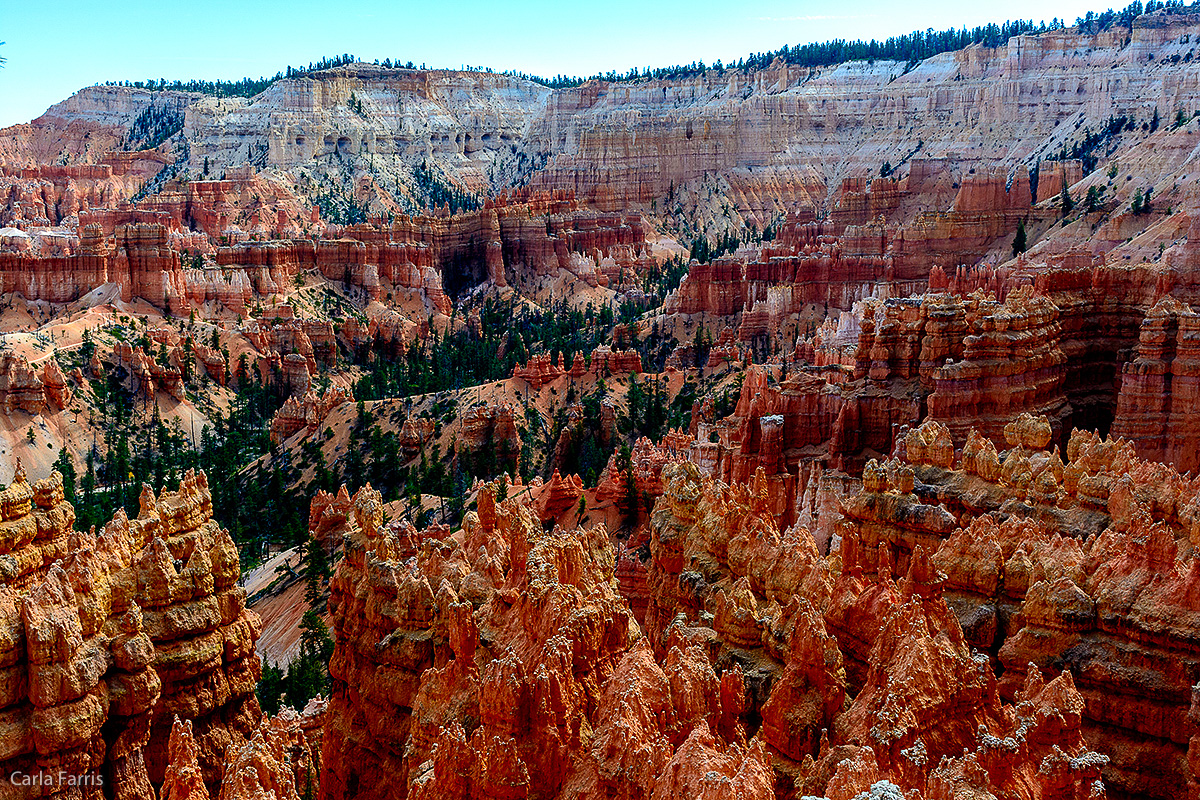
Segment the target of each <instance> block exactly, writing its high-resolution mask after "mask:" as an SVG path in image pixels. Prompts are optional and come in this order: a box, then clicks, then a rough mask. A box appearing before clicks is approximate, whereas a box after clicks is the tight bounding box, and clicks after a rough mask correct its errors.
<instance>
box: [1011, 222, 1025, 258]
mask: <svg viewBox="0 0 1200 800" xmlns="http://www.w3.org/2000/svg"><path fill="white" fill-rule="evenodd" d="M1028 248H1029V245H1028V243H1027V241H1026V236H1025V220H1019V221H1018V222H1017V235H1016V236H1014V237H1013V243H1012V253H1013V255H1014V256H1016V255H1019V254H1021V253H1024V252H1025V251H1026V250H1027V249H1028Z"/></svg>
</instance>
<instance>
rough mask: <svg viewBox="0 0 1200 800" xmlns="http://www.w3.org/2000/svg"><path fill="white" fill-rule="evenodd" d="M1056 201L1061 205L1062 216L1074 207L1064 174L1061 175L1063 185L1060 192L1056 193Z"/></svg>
mask: <svg viewBox="0 0 1200 800" xmlns="http://www.w3.org/2000/svg"><path fill="white" fill-rule="evenodd" d="M1058 202H1059V205H1060V206H1061V207H1062V213H1063V216H1064V217H1065V216H1066V215H1067V214H1070V213H1071V209H1073V208H1075V201H1074V200H1072V199H1071V192H1070V191H1069V190H1068V189H1067V179H1066V175H1064V176H1063V187H1062V192H1060V193H1059V195H1058Z"/></svg>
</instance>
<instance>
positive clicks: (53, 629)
mask: <svg viewBox="0 0 1200 800" xmlns="http://www.w3.org/2000/svg"><path fill="white" fill-rule="evenodd" d="M0 494H2V496H0V504H2V507H3V522H0V530H2V531H3V533H4V537H3V538H4V544H3V550H4V555H3V561H4V562H5V564H6V566H5V567H4V575H3V577H2V582H3V588H0V596H2V598H3V599H2V600H0V625H2V626H3V629H4V630H5V632H6V633H5V645H4V652H5V655H4V657H3V663H4V664H5V674H6V678H5V680H4V681H3V683H4V687H5V694H4V696H3V698H2V700H0V702H2V703H3V711H2V712H0V713H2V714H3V716H4V719H5V720H6V722H5V731H6V733H5V735H4V738H3V743H4V752H3V765H4V771H5V774H13V773H15V772H21V773H23V774H26V775H35V774H38V773H42V774H50V775H55V776H56V775H58V772H59V770H62V771H64V772H65V773H67V774H70V775H73V776H79V777H80V778H81V779H82V780H81V782H80V783H79V784H78V786H81V787H83V792H82V793H83V796H87V797H101V796H112V797H118V798H145V797H152V796H153V794H154V790H153V788H152V786H151V784H152V783H154V784H157V783H161V782H162V781H163V777H164V771H163V770H164V767H165V765H166V758H167V741H168V737H169V734H170V730H171V725H172V723H173V722H174V720H175V719H176V716H178V717H181V718H184V719H188V720H191V721H192V725H194V726H195V736H196V739H197V741H198V742H199V743H200V748H199V756H198V758H199V760H198V769H199V777H200V778H201V779H202V780H203V781H204V782H206V783H207V784H208V785H209V786H210V787H212V786H215V785H216V784H217V783H218V781H219V780H220V778H221V776H222V774H223V761H222V753H223V752H224V751H225V748H226V747H227V746H229V745H230V744H237V743H240V742H242V741H244V738H245V736H246V735H247V734H248V733H249V732H250V731H252V730H253V729H254V727H255V725H256V724H257V721H258V717H259V716H260V712H259V710H258V701H257V700H256V699H255V696H254V687H255V684H256V683H257V681H258V673H259V662H258V659H257V657H256V656H255V655H254V640H255V639H256V638H257V636H258V620H257V617H255V616H254V615H253V614H251V613H249V612H247V611H246V610H245V608H244V601H245V594H244V592H243V591H242V590H241V588H240V587H238V586H237V578H238V558H237V550H236V549H235V548H234V546H233V542H232V541H231V540H230V538H229V534H228V533H227V532H226V531H224V530H222V529H221V528H219V527H218V526H217V524H216V523H215V522H214V521H213V520H212V519H211V515H212V504H211V499H210V497H209V494H208V486H207V481H206V479H205V477H204V475H203V473H201V474H200V475H199V476H196V475H193V474H191V473H189V474H188V476H187V477H186V478H185V479H184V480H183V481H182V482H181V484H180V488H179V491H178V492H164V493H163V494H162V495H160V496H159V497H155V496H154V495H153V493H152V492H150V491H149V489H147V490H145V491H144V492H143V495H142V507H141V512H140V513H139V515H138V517H137V519H134V520H129V519H127V518H126V517H125V514H124V512H121V513H118V514H117V516H116V517H115V518H114V519H113V520H112V522H110V523H109V524H108V525H106V526H105V527H104V530H103V531H101V532H100V534H99V535H96V534H95V533H80V532H76V531H72V530H71V525H72V523H73V522H74V518H75V514H74V510H73V509H72V508H71V505H70V504H69V503H67V502H65V501H64V500H63V494H62V479H61V477H60V476H59V475H58V474H57V473H54V474H52V476H51V477H50V478H48V479H45V480H42V481H38V482H37V483H35V484H30V483H29V482H28V481H26V479H25V475H24V471H23V470H21V468H20V466H19V465H18V469H17V476H16V478H15V479H14V481H13V483H12V485H11V486H9V488H8V489H6V490H4V492H3V493H0ZM89 781H90V783H89ZM63 788H65V787H60V789H63ZM30 791H31V792H33V793H34V794H40V793H41V789H40V788H38V787H32V788H30ZM30 796H33V795H32V794H31V795H30Z"/></svg>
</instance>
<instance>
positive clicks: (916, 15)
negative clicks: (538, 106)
mask: <svg viewBox="0 0 1200 800" xmlns="http://www.w3.org/2000/svg"><path fill="white" fill-rule="evenodd" d="M4 6H5V8H4V9H3V12H2V13H0V41H5V42H7V44H5V45H4V46H3V47H0V54H3V55H4V56H6V57H7V58H8V64H7V65H6V66H5V67H4V68H3V69H0V126H5V125H11V124H13V123H16V122H27V121H29V120H30V119H32V118H34V117H36V116H38V115H39V114H41V113H42V112H43V111H44V110H45V109H46V108H47V107H48V106H50V105H51V104H53V103H55V102H58V101H59V100H62V99H64V98H66V97H68V96H69V95H70V94H71V93H73V92H75V91H76V90H78V89H80V88H82V87H84V86H88V85H91V84H94V83H101V82H104V81H107V80H145V79H148V78H167V79H168V80H174V79H189V78H203V79H235V78H241V77H245V76H251V77H258V76H260V75H274V74H275V73H276V72H278V71H279V70H281V69H283V68H284V67H286V66H287V65H288V64H293V65H297V66H299V65H303V64H307V63H309V62H310V61H316V60H318V59H320V58H321V57H322V56H331V55H335V54H339V53H353V54H354V55H356V56H358V57H359V58H361V59H363V60H365V61H370V60H373V59H376V58H378V59H380V60H382V59H384V58H391V59H393V60H396V59H399V60H401V61H408V60H412V61H414V62H416V63H417V64H420V63H422V62H424V63H426V64H428V65H430V66H445V67H460V66H462V65H464V64H465V65H471V66H487V67H492V68H493V69H496V70H504V69H516V70H521V71H524V72H529V73H534V74H539V75H553V74H556V73H565V74H581V75H588V74H593V73H596V72H600V71H607V70H609V69H616V70H619V71H627V70H628V69H629V68H630V67H646V66H651V67H657V66H667V65H671V64H678V63H688V62H691V61H695V60H697V59H702V60H704V61H705V62H706V63H712V62H713V61H715V60H717V59H721V60H723V61H736V60H737V59H738V58H740V57H742V56H744V55H746V54H748V53H751V52H755V51H767V50H774V49H777V48H779V47H781V46H782V45H785V44H787V45H794V44H798V43H804V42H811V41H822V40H825V39H832V38H847V39H852V38H865V39H870V38H872V37H874V38H886V37H887V36H891V35H895V34H901V33H908V32H911V31H912V30H914V29H917V28H922V29H924V28H935V29H943V28H948V27H961V26H963V25H966V26H968V27H972V26H975V25H981V24H985V23H988V22H1003V21H1004V20H1005V19H1017V18H1021V19H1034V20H1041V19H1045V20H1046V21H1049V20H1050V19H1051V18H1052V17H1055V16H1057V17H1060V18H1065V19H1067V20H1068V21H1074V19H1075V18H1076V17H1078V16H1082V15H1083V14H1084V13H1085V12H1086V11H1088V10H1096V11H1101V10H1103V9H1104V8H1107V7H1108V6H1107V5H1101V4H1100V3H1089V2H1087V1H1086V0H1056V1H1055V2H1050V3H1046V2H1035V1H1034V0H1011V2H1007V3H1004V4H999V3H987V2H982V3H980V2H976V3H963V2H955V1H954V0H915V1H914V2H909V3H897V2H895V1H894V0H860V1H859V2H853V3H848V2H830V0H825V1H824V2H813V0H800V1H799V2H797V1H796V0H793V1H792V2H779V1H777V0H762V1H761V2H755V1H754V0H749V2H737V0H734V1H733V2H730V0H688V1H686V2H685V1H684V0H665V2H647V1H646V0H608V1H607V2H591V3H587V2H578V1H577V0H534V1H533V2H520V1H519V0H518V1H516V2H513V1H512V0H510V1H509V2H504V0H457V1H456V2H452V3H451V2H446V1H445V0H441V1H440V2H439V0H432V1H427V2H408V0H403V1H402V2H380V1H378V0H358V1H357V2H355V0H351V2H337V0H333V1H332V2H331V1H330V0H326V1H325V2H320V3H317V2H310V0H294V2H286V3H285V2H277V1H272V2H247V0H206V1H205V2H198V3H174V2H162V0H156V2H148V1H147V0H131V1H130V2H120V3H97V2H95V0H88V2H82V0H61V1H60V2H53V3H51V2H46V1H45V0H5V2H4Z"/></svg>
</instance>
